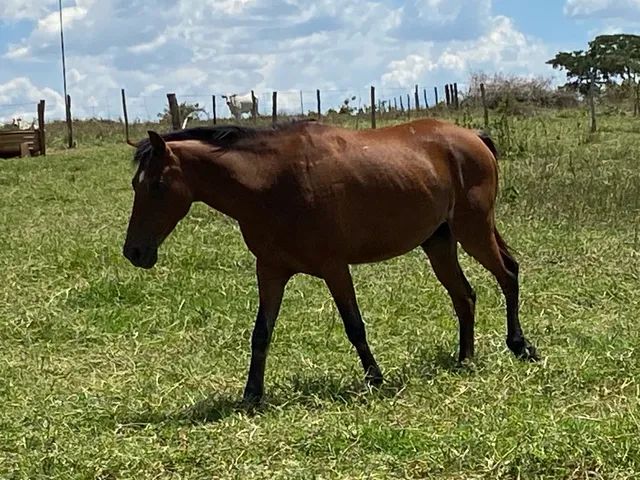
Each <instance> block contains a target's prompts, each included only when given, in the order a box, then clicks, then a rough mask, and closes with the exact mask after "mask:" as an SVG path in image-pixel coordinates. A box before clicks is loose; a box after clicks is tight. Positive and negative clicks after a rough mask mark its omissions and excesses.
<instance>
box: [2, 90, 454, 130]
mask: <svg viewBox="0 0 640 480" xmlns="http://www.w3.org/2000/svg"><path fill="white" fill-rule="evenodd" d="M437 88H438V90H439V91H440V94H439V98H438V100H439V101H444V89H443V87H437ZM71 93H72V95H71V97H72V100H73V102H72V105H71V111H72V117H73V118H74V119H81V120H86V119H99V120H113V121H121V120H122V118H123V112H122V104H121V97H120V90H113V91H110V92H109V93H108V94H107V95H105V96H103V97H91V98H89V99H79V100H75V98H73V92H71ZM176 93H177V98H178V101H179V102H180V103H182V102H186V103H188V104H192V105H193V104H197V105H198V107H199V109H201V110H200V119H201V120H210V119H212V118H213V116H214V110H215V114H216V117H217V118H220V119H230V118H232V113H231V111H230V109H229V107H228V106H227V103H226V101H225V99H224V98H223V94H221V93H193V92H183V93H180V92H176ZM242 93H243V94H250V93H249V92H242ZM254 95H255V97H256V100H257V114H258V115H260V116H271V114H272V112H273V91H255V92H254ZM319 95H320V113H321V114H326V113H331V112H332V111H335V112H338V111H340V110H341V109H342V110H343V111H344V110H345V109H351V110H352V111H357V110H367V109H368V108H370V106H371V105H370V104H371V100H370V90H369V87H366V88H365V87H363V88H353V89H324V90H320V91H319ZM37 100H39V99H34V101H33V102H31V103H29V102H20V103H7V104H0V124H7V123H10V122H11V121H12V120H13V119H16V118H21V119H23V120H27V121H31V119H32V118H35V117H36V110H35V108H36V104H37ZM376 102H377V103H378V105H376V106H377V107H378V108H379V109H380V108H389V107H393V106H394V105H395V107H396V108H398V109H399V108H400V104H402V106H403V107H404V108H406V107H407V106H408V104H410V105H411V108H415V105H414V103H415V86H411V87H376ZM214 103H215V106H214ZM435 103H436V98H435V90H434V87H430V88H426V87H419V105H420V106H421V107H424V106H425V105H428V106H432V105H433V104H435ZM127 108H128V113H129V120H130V121H131V122H134V123H135V122H157V121H158V120H159V119H160V118H162V117H163V115H164V114H165V113H166V111H167V109H168V104H167V97H166V94H164V93H157V94H156V93H154V94H150V95H131V94H127ZM276 110H277V113H278V114H279V115H288V116H292V115H308V114H309V113H311V112H313V113H317V112H318V90H279V91H277V108H276ZM64 118H65V106H64V100H63V99H62V97H59V98H56V99H49V100H48V104H47V114H46V119H47V121H55V120H64Z"/></svg>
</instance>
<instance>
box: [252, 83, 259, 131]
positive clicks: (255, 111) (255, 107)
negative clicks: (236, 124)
mask: <svg viewBox="0 0 640 480" xmlns="http://www.w3.org/2000/svg"><path fill="white" fill-rule="evenodd" d="M251 118H252V119H253V123H256V121H257V120H258V102H257V99H256V95H255V93H253V90H251Z"/></svg>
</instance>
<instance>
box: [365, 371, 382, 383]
mask: <svg viewBox="0 0 640 480" xmlns="http://www.w3.org/2000/svg"><path fill="white" fill-rule="evenodd" d="M364 379H365V381H366V382H367V384H368V385H370V386H372V387H379V386H380V385H382V382H383V381H384V377H383V376H382V372H381V371H380V370H376V371H373V372H368V373H367V374H366V376H365V377H364Z"/></svg>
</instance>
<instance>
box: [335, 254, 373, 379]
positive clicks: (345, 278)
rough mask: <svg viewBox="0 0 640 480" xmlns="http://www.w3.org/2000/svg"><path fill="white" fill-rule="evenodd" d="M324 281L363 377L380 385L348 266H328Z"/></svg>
mask: <svg viewBox="0 0 640 480" xmlns="http://www.w3.org/2000/svg"><path fill="white" fill-rule="evenodd" d="M324 281H325V282H326V284H327V286H328V287H329V290H330V291H331V295H332V296H333V299H334V301H335V303H336V306H337V307H338V312H339V313H340V316H341V317H342V321H343V323H344V329H345V332H346V333H347V337H348V338H349V341H350V342H351V344H352V345H353V346H354V347H355V348H356V351H357V352H358V355H359V357H360V361H361V362H362V367H363V368H364V372H365V379H366V380H367V382H369V383H370V384H372V385H380V384H381V383H382V373H381V372H380V368H379V367H378V364H377V363H376V360H375V358H374V357H373V354H372V353H371V349H370V348H369V343H368V342H367V335H366V331H365V328H364V322H363V321H362V317H361V316H360V309H359V308H358V302H357V300H356V292H355V290H354V288H353V280H352V279H351V273H350V272H349V266H348V265H347V264H344V265H337V266H335V267H334V268H328V269H327V271H326V272H325V273H324Z"/></svg>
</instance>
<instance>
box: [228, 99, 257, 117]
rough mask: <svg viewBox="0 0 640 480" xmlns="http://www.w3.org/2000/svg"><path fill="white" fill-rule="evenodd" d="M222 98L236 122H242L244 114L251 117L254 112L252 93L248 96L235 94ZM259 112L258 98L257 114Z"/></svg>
mask: <svg viewBox="0 0 640 480" xmlns="http://www.w3.org/2000/svg"><path fill="white" fill-rule="evenodd" d="M222 98H224V99H225V101H226V102H227V106H228V107H229V110H230V111H231V115H233V116H234V117H235V119H236V120H240V118H242V114H243V113H248V114H249V115H251V114H252V112H253V100H252V98H251V93H248V94H246V95H238V94H235V93H234V94H233V95H222ZM257 111H258V99H257V98H256V112H257Z"/></svg>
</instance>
